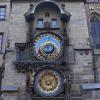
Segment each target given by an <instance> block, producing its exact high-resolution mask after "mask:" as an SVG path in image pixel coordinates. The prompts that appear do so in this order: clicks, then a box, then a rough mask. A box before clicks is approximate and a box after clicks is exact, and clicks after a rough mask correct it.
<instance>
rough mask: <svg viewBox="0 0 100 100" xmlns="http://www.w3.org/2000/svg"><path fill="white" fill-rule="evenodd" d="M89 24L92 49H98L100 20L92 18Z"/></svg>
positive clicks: (99, 45) (99, 44)
mask: <svg viewBox="0 0 100 100" xmlns="http://www.w3.org/2000/svg"><path fill="white" fill-rule="evenodd" d="M90 23H91V33H92V38H93V44H94V47H95V48H100V20H99V19H98V17H96V16H93V17H92V18H91V20H90Z"/></svg>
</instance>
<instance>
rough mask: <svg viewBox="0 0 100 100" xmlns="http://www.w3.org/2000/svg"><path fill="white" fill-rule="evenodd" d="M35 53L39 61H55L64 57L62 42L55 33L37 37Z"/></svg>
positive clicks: (34, 47) (34, 46)
mask: <svg viewBox="0 0 100 100" xmlns="http://www.w3.org/2000/svg"><path fill="white" fill-rule="evenodd" d="M33 51H34V54H35V55H36V57H37V58H38V59H41V60H46V61H51V60H55V59H57V58H59V57H60V56H61V55H62V51H63V44H62V40H61V39H60V38H59V37H58V36H57V35H55V34H53V33H43V34H41V35H38V36H37V37H35V40H34V45H33Z"/></svg>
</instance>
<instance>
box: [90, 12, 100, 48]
mask: <svg viewBox="0 0 100 100" xmlns="http://www.w3.org/2000/svg"><path fill="white" fill-rule="evenodd" d="M94 18H96V19H97V20H98V22H99V24H100V15H99V14H98V13H96V12H93V13H91V15H90V18H89V23H90V35H91V39H92V45H93V47H94V48H96V49H99V48H100V47H99V46H97V45H96V43H95V39H94V38H93V32H92V31H95V32H96V29H94V30H93V28H91V27H92V26H91V22H92V20H94ZM95 21H96V20H95ZM99 31H100V30H99ZM99 39H100V38H99ZM99 42H100V41H99ZM99 45H100V43H99Z"/></svg>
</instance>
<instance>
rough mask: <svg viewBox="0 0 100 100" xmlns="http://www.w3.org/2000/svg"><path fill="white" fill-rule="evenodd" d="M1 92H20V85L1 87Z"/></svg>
mask: <svg viewBox="0 0 100 100" xmlns="http://www.w3.org/2000/svg"><path fill="white" fill-rule="evenodd" d="M1 92H2V93H4V92H18V87H16V86H4V87H1Z"/></svg>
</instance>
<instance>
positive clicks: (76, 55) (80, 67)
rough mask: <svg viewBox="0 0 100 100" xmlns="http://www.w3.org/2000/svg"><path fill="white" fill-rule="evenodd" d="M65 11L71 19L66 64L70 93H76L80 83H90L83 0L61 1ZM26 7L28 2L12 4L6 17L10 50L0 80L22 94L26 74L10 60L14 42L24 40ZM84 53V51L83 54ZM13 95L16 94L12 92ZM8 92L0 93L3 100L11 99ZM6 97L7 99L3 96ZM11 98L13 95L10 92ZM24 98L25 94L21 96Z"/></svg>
mask: <svg viewBox="0 0 100 100" xmlns="http://www.w3.org/2000/svg"><path fill="white" fill-rule="evenodd" d="M65 5H66V6H65V10H66V11H68V12H69V13H71V15H72V16H71V19H70V22H69V24H68V25H67V32H68V35H69V41H70V46H68V49H69V52H70V53H68V54H69V56H68V57H66V60H67V59H68V60H69V67H70V69H71V73H72V93H73V94H75V93H77V94H80V84H81V83H89V82H94V74H93V69H92V68H93V66H92V53H91V48H90V45H89V41H88V39H89V34H88V28H87V20H86V13H85V6H84V3H80V2H77V3H65ZM28 9H29V3H25V2H21V3H13V5H12V12H11V16H10V24H9V35H8V39H9V42H10V47H9V48H11V49H12V52H9V53H7V55H6V60H5V74H4V78H3V81H2V87H4V86H9V85H13V86H16V87H18V88H19V90H20V94H25V86H26V82H25V81H26V75H25V74H22V73H17V72H16V70H15V65H14V61H16V50H15V43H23V42H26V39H27V33H28V29H27V23H26V22H25V18H24V13H25V12H27V11H28ZM87 52H88V53H87ZM16 95H17V94H16ZM10 97H11V94H9V93H8V94H7V95H6V96H5V95H2V98H3V100H11V99H10ZM6 98H7V99H6ZM11 98H13V99H12V100H16V96H15V95H12V97H11ZM23 98H24V99H21V100H25V97H23Z"/></svg>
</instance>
